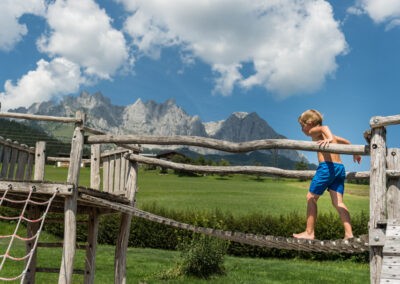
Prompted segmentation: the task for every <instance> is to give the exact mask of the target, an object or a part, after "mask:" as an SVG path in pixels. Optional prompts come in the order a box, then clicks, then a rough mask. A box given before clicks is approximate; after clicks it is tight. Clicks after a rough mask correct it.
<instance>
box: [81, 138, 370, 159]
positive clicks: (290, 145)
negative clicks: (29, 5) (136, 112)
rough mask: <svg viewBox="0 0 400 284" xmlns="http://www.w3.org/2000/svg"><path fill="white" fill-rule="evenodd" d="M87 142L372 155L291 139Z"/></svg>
mask: <svg viewBox="0 0 400 284" xmlns="http://www.w3.org/2000/svg"><path fill="white" fill-rule="evenodd" d="M85 142H86V143H88V144H99V143H128V144H129V143H133V144H141V145H142V144H151V145H186V146H198V147H204V148H211V149H215V150H221V151H226V152H232V153H241V152H249V151H255V150H267V149H293V150H306V151H314V152H330V153H337V154H358V155H368V154H369V150H368V147H366V146H364V145H343V144H329V146H327V147H320V146H319V145H318V144H317V143H315V142H312V141H297V140H289V139H264V140H254V141H248V142H240V143H235V142H229V141H221V140H218V139H212V138H205V137H198V136H140V135H92V136H88V137H86V141H85Z"/></svg>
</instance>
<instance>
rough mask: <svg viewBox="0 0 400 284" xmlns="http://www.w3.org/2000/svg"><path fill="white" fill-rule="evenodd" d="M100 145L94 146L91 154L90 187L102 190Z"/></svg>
mask: <svg viewBox="0 0 400 284" xmlns="http://www.w3.org/2000/svg"><path fill="white" fill-rule="evenodd" d="M100 149H101V145H100V144H93V145H92V146H91V153H90V187H91V188H93V189H97V190H100V163H101V157H100Z"/></svg>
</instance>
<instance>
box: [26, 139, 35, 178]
mask: <svg viewBox="0 0 400 284" xmlns="http://www.w3.org/2000/svg"><path fill="white" fill-rule="evenodd" d="M31 149H33V150H34V151H35V148H33V147H31ZM34 164H35V154H32V153H28V163H27V165H26V169H25V178H24V179H25V180H31V179H32V174H33V167H34Z"/></svg>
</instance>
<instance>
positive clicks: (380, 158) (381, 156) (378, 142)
mask: <svg viewBox="0 0 400 284" xmlns="http://www.w3.org/2000/svg"><path fill="white" fill-rule="evenodd" d="M371 135H372V137H371V144H370V145H371V149H370V152H371V165H370V198H369V199H370V206H369V208H370V210H369V212H370V220H369V229H370V230H374V229H376V228H377V224H378V222H379V221H380V220H384V219H386V216H385V210H386V208H385V201H386V200H385V193H386V130H385V128H383V127H379V128H374V129H372V131H371ZM369 234H370V235H372V232H371V233H369ZM381 268H382V247H381V246H370V282H371V283H372V284H376V283H379V281H380V278H381Z"/></svg>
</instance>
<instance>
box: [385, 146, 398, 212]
mask: <svg viewBox="0 0 400 284" xmlns="http://www.w3.org/2000/svg"><path fill="white" fill-rule="evenodd" d="M386 160H387V169H388V170H394V171H399V170H400V149H399V148H396V149H388V153H387V158H386ZM387 187H388V188H387V192H386V207H387V209H386V211H387V218H388V219H400V178H399V177H389V178H388V180H387Z"/></svg>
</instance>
